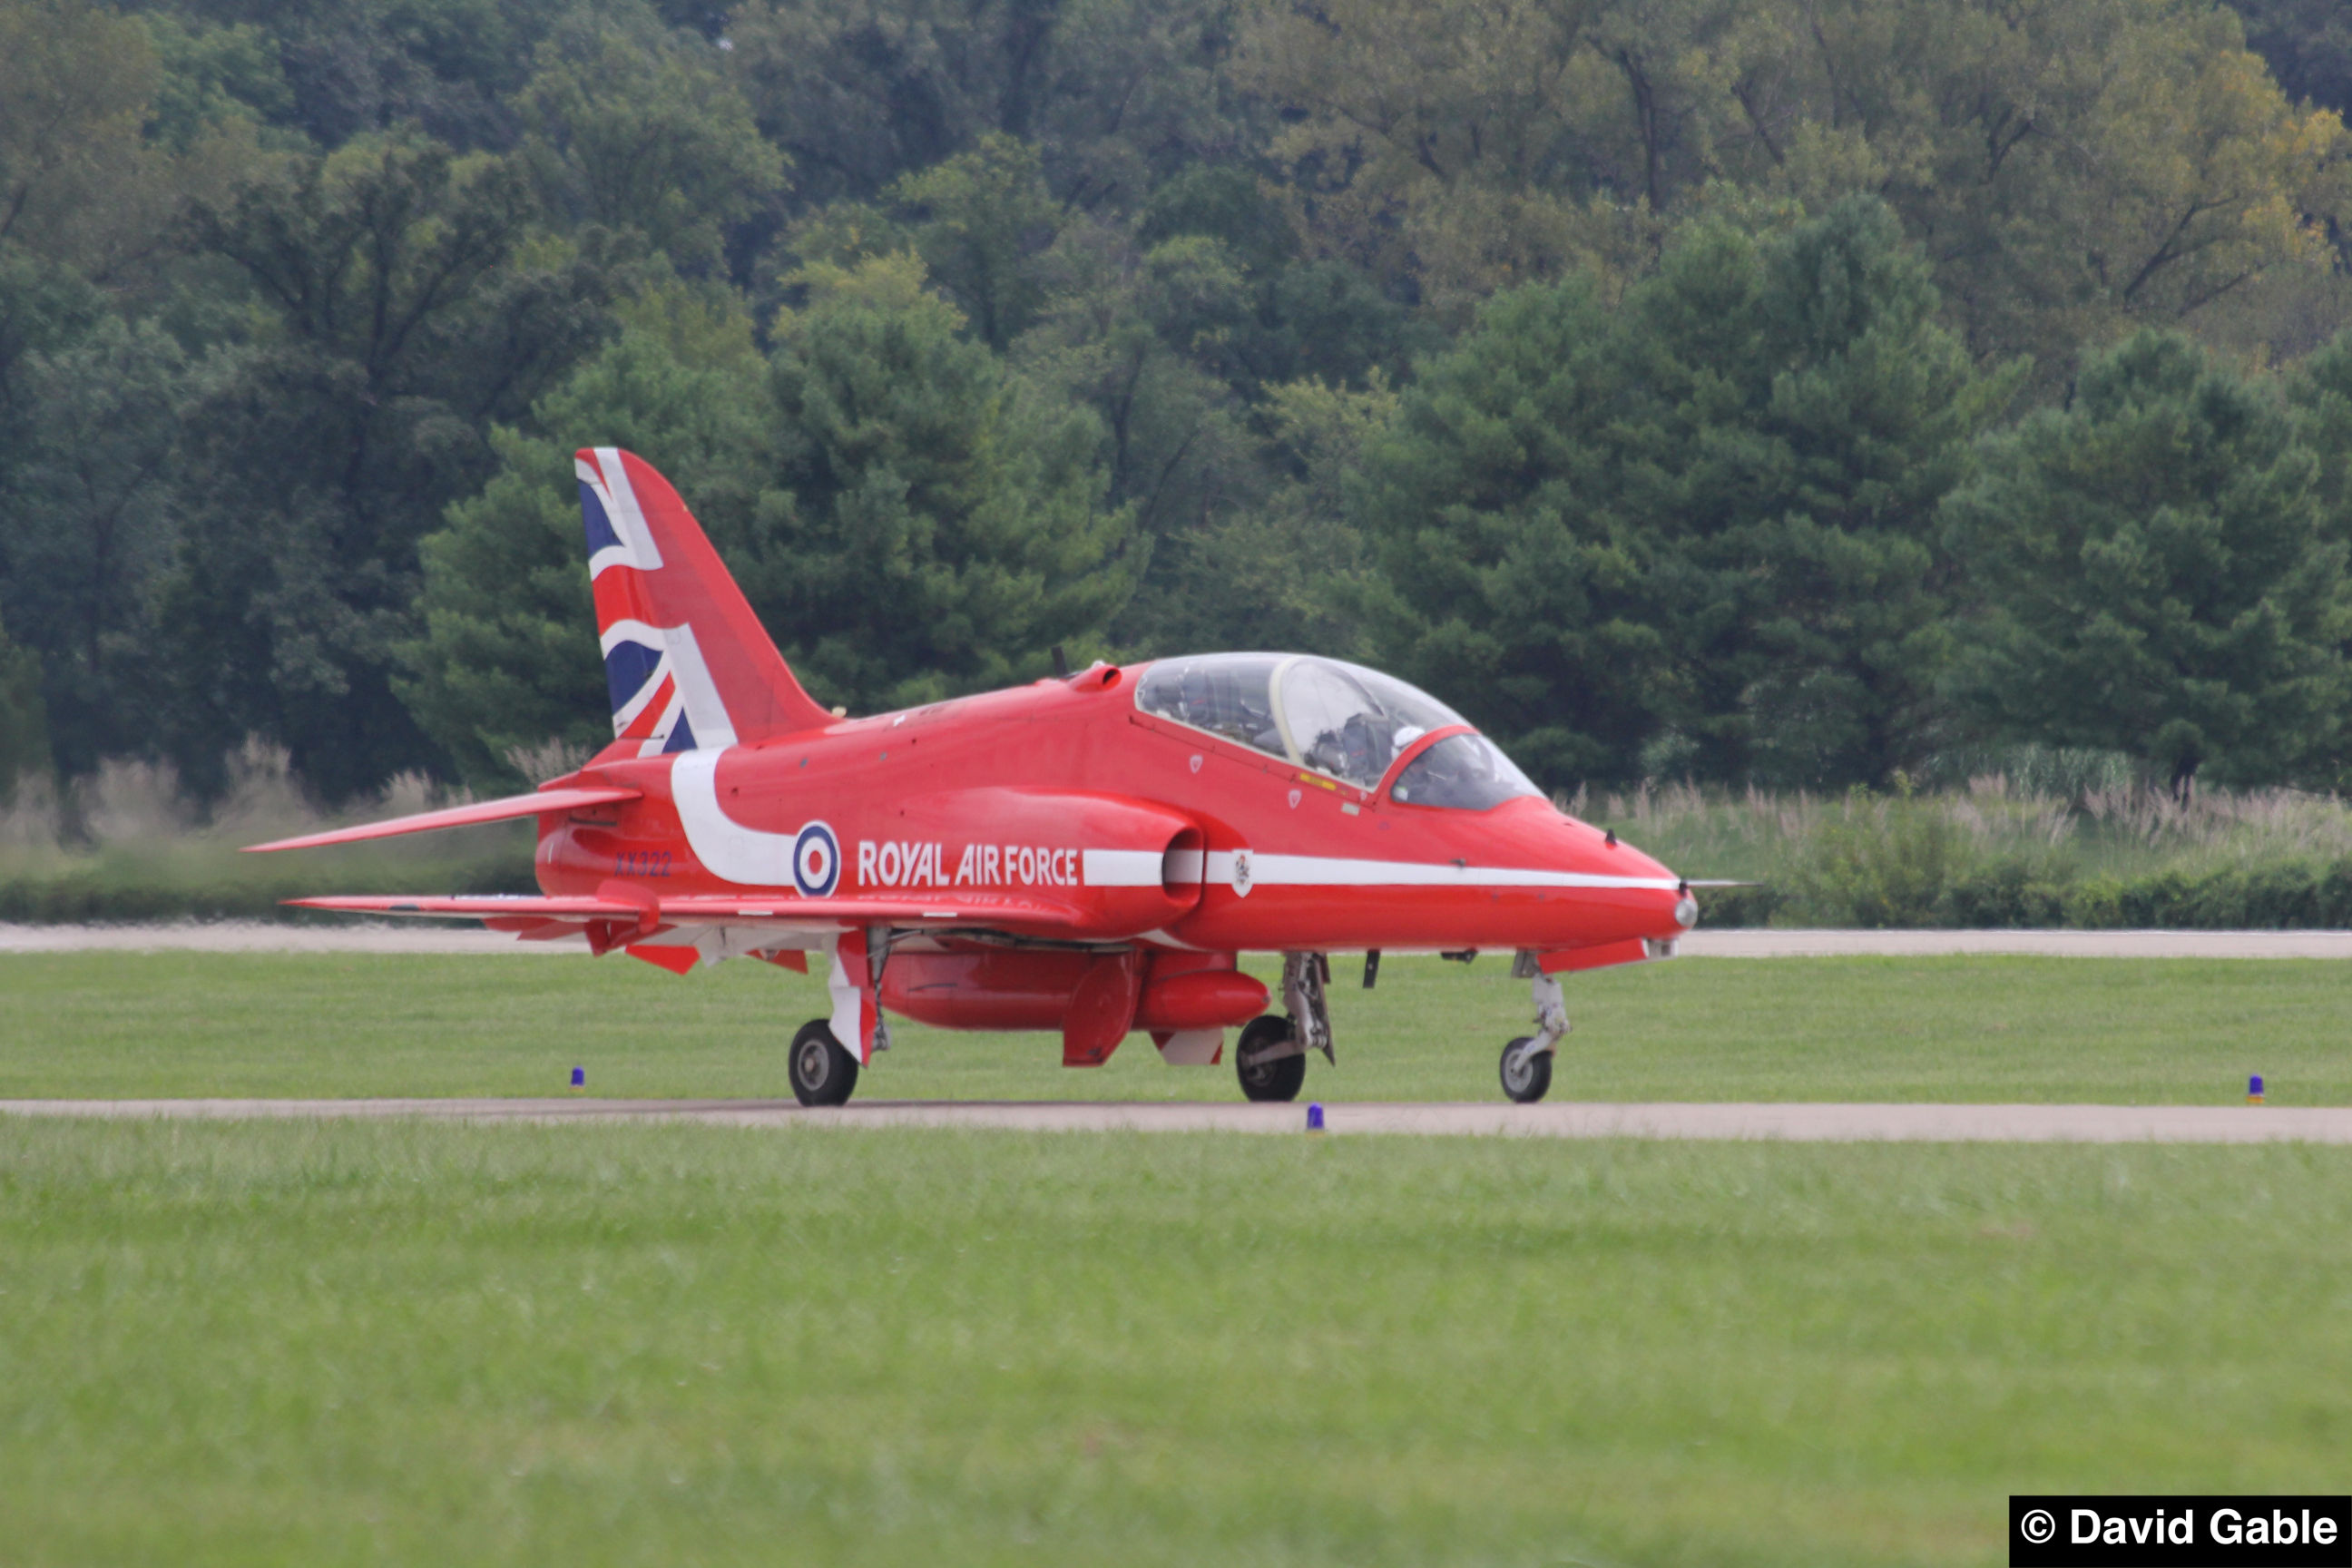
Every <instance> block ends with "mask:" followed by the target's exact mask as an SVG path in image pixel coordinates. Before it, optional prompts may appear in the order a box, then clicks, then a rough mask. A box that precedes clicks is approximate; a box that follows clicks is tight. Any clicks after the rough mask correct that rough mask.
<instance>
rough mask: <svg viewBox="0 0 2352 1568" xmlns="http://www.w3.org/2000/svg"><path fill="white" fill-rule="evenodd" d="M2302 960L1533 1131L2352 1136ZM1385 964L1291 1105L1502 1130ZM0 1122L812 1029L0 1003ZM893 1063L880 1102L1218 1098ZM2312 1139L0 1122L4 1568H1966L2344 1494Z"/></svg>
mask: <svg viewBox="0 0 2352 1568" xmlns="http://www.w3.org/2000/svg"><path fill="white" fill-rule="evenodd" d="M2347 985H2352V977H2347V975H2346V974H2345V973H2344V972H2343V971H2342V970H2341V969H2340V967H2337V966H2332V965H2328V964H2324V963H2290V962H2278V963H2268V962H2234V963H2231V962H2210V963H2200V962H2189V961H2171V962H2151V963H2134V962H2125V961H2105V960H2063V959H2062V960H2032V959H2012V958H1998V959H1982V958H1977V959H1938V960H1927V961H1895V960H1866V959H1832V960H1787V961H1781V960H1776V961H1769V962H1744V963H1743V962H1738V961H1732V960H1715V961H1702V960H1685V961H1680V962H1677V963H1673V964H1666V965H1658V966H1654V967H1651V968H1647V969H1643V970H1639V971H1632V972H1620V973H1604V974H1599V975H1592V976H1586V977H1580V978H1578V979H1577V980H1575V981H1574V982H1573V983H1572V984H1571V988H1570V997H1571V1003H1572V1008H1573V1010H1574V1011H1575V1013H1576V1015H1577V1016H1578V1018H1579V1021H1580V1029H1579V1032H1578V1034H1577V1035H1576V1036H1575V1037H1573V1039H1572V1040H1571V1043H1570V1056H1569V1058H1568V1060H1567V1064H1566V1065H1564V1067H1563V1072H1562V1079H1561V1080H1560V1084H1559V1088H1558V1089H1556V1091H1555V1092H1558V1093H1564V1094H1575V1095H1580V1096H1584V1097H1590V1098H1627V1099H1631V1098H1642V1099H1720V1098H1734V1097H1753V1098H1780V1099H1805V1098H1819V1099H1911V1100H1918V1099H1975V1100H2110V1101H2113V1100H2145V1101H2176V1102H2189V1103H2195V1102H2207V1103H2230V1102H2231V1101H2233V1100H2236V1099H2237V1098H2238V1096H2240V1095H2241V1094H2242V1092H2243V1074H2244V1073H2245V1072H2246V1071H2250V1070H2260V1071H2263V1072H2265V1073H2266V1074H2268V1075H2269V1077H2270V1080H2271V1088H2272V1092H2273V1099H2274V1100H2281V1101H2286V1102H2297V1103H2306V1104H2315V1103H2334V1104H2343V1103H2352V1065H2347V1057H2352V1052H2347V1050H2346V1049H2345V1047H2344V1043H2345V1040H2346V1037H2347V1023H2352V1011H2347V1003H2352V992H2347ZM1524 993H1525V986H1524V984H1516V983H1512V982H1510V981H1509V980H1507V978H1506V976H1505V975H1504V973H1503V966H1502V965H1500V964H1499V963H1492V962H1488V961H1482V962H1481V963H1479V964H1478V965H1476V966H1475V967H1474V968H1472V969H1470V970H1468V971H1467V972H1465V971H1464V970H1463V969H1461V968H1459V967H1458V966H1452V965H1441V964H1439V963H1435V962H1434V961H1418V960H1404V961H1391V963H1389V964H1388V965H1387V966H1385V967H1384V970H1383V973H1382V976H1381V987H1380V989H1379V990H1378V991H1377V992H1375V993H1373V994H1371V995H1370V997H1367V996H1366V995H1365V994H1363V993H1361V992H1360V991H1357V990H1353V989H1342V990H1341V991H1340V992H1339V995H1338V998H1337V1000H1338V1002H1339V1018H1338V1024H1339V1038H1340V1049H1341V1057H1340V1062H1341V1065H1340V1066H1339V1068H1323V1067H1321V1066H1320V1065H1319V1064H1318V1066H1317V1067H1316V1068H1314V1069H1313V1070H1312V1071H1311V1072H1310V1075H1309V1079H1308V1084H1309V1092H1310V1093H1312V1094H1316V1095H1318V1096H1320V1097H1322V1098H1325V1099H1328V1100H1339V1099H1342V1098H1397V1099H1412V1098H1422V1099H1476V1100H1488V1099H1493V1098H1495V1096H1496V1089H1495V1087H1494V1083H1493V1077H1492V1074H1493V1058H1494V1055H1495V1052H1496V1049H1497V1048H1498V1047H1499V1042H1500V1040H1501V1038H1502V1037H1504V1036H1505V1035H1507V1034H1508V1033H1510V1032H1513V1031H1514V1030H1515V1029H1516V1028H1517V1020H1518V1019H1519V1017H1520V1016H1521V1014H1522V1012H1523V1010H1524V1008H1525V1001H1524ZM0 995H5V1000H6V1006H5V1009H0V1097H16V1096H64V1095H71V1096H108V1095H174V1094H214V1093H222V1094H226V1093H236V1094H284V1095H340V1094H427V1095H429V1094H444V1093H448V1094H455V1093H475V1092H487V1093H525V1094H529V1093H537V1092H547V1091H554V1090H557V1089H560V1088H561V1086H562V1081H563V1077H564V1074H565V1072H566V1071H567V1070H568V1068H570V1067H571V1066H572V1064H574V1063H575V1062H576V1063H580V1064H583V1065H585V1066H586V1067H587V1068H588V1069H589V1074H590V1083H591V1086H592V1087H593V1089H596V1090H597V1091H599V1092H605V1093H614V1094H632V1095H634V1094H646V1095H670V1094H677V1095H761V1096H769V1095H776V1094H778V1093H780V1092H782V1063H781V1060H780V1058H781V1048H782V1040H783V1039H784V1037H785V1035H786V1033H787V1032H788V1031H789V1029H790V1028H791V1027H792V1026H793V1025H795V1024H796V1023H797V1022H798V1021H799V1020H800V1019H802V1018H803V1017H806V1016H810V1015H812V1014H813V1013H815V1012H817V1011H819V1010H820V1009H821V1007H822V1003H821V1002H820V1001H819V999H818V998H819V988H818V986H817V985H816V984H815V983H814V982H810V981H803V980H801V979H799V978H798V977H795V976H792V975H789V974H785V973H781V972H777V971H773V970H771V969H768V968H766V967H765V966H757V965H752V964H748V963H746V964H733V965H728V966H726V967H724V968H722V969H720V970H719V971H717V972H715V973H709V974H705V975H699V976H696V977H693V978H690V979H687V980H679V979H677V978H674V977H672V976H669V975H667V974H664V973H659V972H657V971H655V970H652V969H649V968H646V967H645V966H643V965H639V964H635V963H627V962H625V961H621V960H617V959H616V960H608V961H604V962H602V963H592V962H590V961H587V960H584V959H572V958H524V957H511V958H509V957H501V958H446V959H427V958H413V957H397V958H394V957H359V956H345V955H303V956H280V955H251V956H230V957H222V956H209V955H189V954H170V953H155V954H121V953H110V954H102V953H87V954H63V955H14V956H7V957H0ZM1057 1062H1058V1053H1057V1051H1056V1050H1055V1047H1054V1044H1053V1042H1051V1041H1049V1040H1045V1039H1042V1038H1038V1037H1029V1038H1025V1039H1023V1038H1013V1039H994V1038H992V1037H940V1036H935V1035H929V1034H927V1033H925V1032H922V1031H918V1030H913V1029H905V1030H902V1031H901V1048H899V1049H898V1050H895V1051H893V1052H892V1053H891V1054H890V1055H889V1056H888V1057H887V1058H883V1060H882V1062H881V1063H880V1064H879V1065H878V1066H877V1068H876V1069H875V1072H874V1075H873V1076H872V1077H871V1078H870V1079H868V1080H867V1083H866V1092H869V1093H873V1094H877V1095H878V1094H887V1095H893V1096H924V1097H930V1096H964V1097H971V1098H979V1097H982V1096H986V1097H996V1098H1025V1099H1040V1098H1046V1097H1052V1096H1072V1095H1090V1096H1101V1097H1122V1098H1157V1097H1163V1096H1175V1095H1181V1096H1199V1097H1204V1098H1211V1099H1229V1098H1233V1097H1234V1088H1233V1085H1232V1081H1231V1078H1230V1075H1229V1074H1228V1073H1227V1072H1225V1071H1224V1070H1223V1069H1214V1070H1207V1071H1198V1070H1196V1071H1178V1070H1171V1069H1169V1068H1164V1067H1162V1066H1161V1065H1160V1062H1159V1061H1158V1060H1157V1058H1155V1057H1154V1056H1153V1055H1152V1054H1151V1053H1150V1049H1149V1047H1148V1046H1144V1045H1142V1044H1141V1043H1140V1042H1134V1043H1130V1045H1129V1047H1127V1048H1125V1049H1123V1050H1122V1051H1121V1052H1120V1053H1119V1055H1118V1057H1117V1058H1114V1060H1113V1062H1112V1064H1111V1065H1110V1066H1109V1067H1108V1068H1104V1069H1100V1070H1097V1071H1094V1072H1086V1073H1079V1072H1067V1071H1065V1070H1064V1069H1062V1068H1060V1067H1059V1066H1058V1065H1057ZM2348 1230H2352V1150H2344V1149H2334V1148H2314V1147H2304V1146H2293V1145H2278V1146H2269V1147H2240V1148H2198V1147H2189V1146H2179V1145H2170V1146H2122V1147H2101V1148H2067V1147H2053V1146H2027V1145H1970V1146H1937V1145H1906V1146H1877V1145H1855V1146H1843V1147H1841V1146H1834V1145H1781V1146H1774V1145H1761V1144H1675V1143H1644V1142H1586V1143H1565V1142H1550V1141H1548V1140H1516V1139H1514V1140H1474V1139H1403V1138H1373V1137H1347V1138H1337V1139H1330V1140H1324V1139H1308V1138H1306V1137H1304V1136H1302V1137H1299V1138H1297V1139H1282V1138H1267V1137H1243V1136H1222V1137H1221V1136H1195V1135H1172V1134H1160V1135H1147V1136H1128V1137H1120V1136H1110V1135H1059V1136H1038V1135H1027V1134H1020V1133H956V1132H939V1131H929V1132H919V1131H848V1130H844V1129H839V1128H831V1127H824V1126H805V1125H804V1126H801V1127H798V1128H795V1129H793V1130H792V1131H781V1132H780V1131H747V1130H740V1129H725V1128H709V1127H647V1126H618V1127H616V1126H595V1127H586V1126H573V1127H561V1128H539V1127H524V1126H502V1127H479V1126H447V1125H436V1124H421V1123H394V1124H364V1123H320V1124H307V1123H252V1124H200V1123H115V1122H88V1121H82V1122H76V1121H18V1120H11V1119H6V1118H0V1563H5V1564H6V1565H7V1568H52V1565H68V1564H73V1565H79V1564H89V1563H108V1564H117V1563H121V1564H141V1565H143V1564H159V1565H161V1564H169V1565H172V1568H183V1565H190V1564H209V1563H237V1564H243V1563H286V1564H302V1565H306V1568H307V1565H310V1564H341V1563H352V1564H364V1563H418V1564H436V1565H437V1564H440V1563H565V1564H575V1563H576V1564H604V1563H614V1564H636V1563H646V1564H654V1563H660V1564H669V1563H847V1564H868V1563H871V1564H899V1563H906V1564H926V1565H928V1564H936V1563H954V1564H959V1565H961V1564H989V1563H1008V1564H1010V1563H1020V1564H1024V1568H1027V1565H1038V1564H1064V1563H1067V1564H1097V1563H1122V1564H1125V1563H1136V1564H1157V1563H1167V1564H1179V1563H1201V1562H1218V1563H1238V1564H1252V1565H1269V1568H1271V1565H1276V1564H1293V1563H1297V1564H1340V1563H1345V1564H1350V1565H1359V1564H1381V1563H1397V1564H1426V1563H1448V1564H1452V1563H1481V1564H1483V1563H1496V1564H1547V1563H1582V1564H1588V1565H1617V1564H1623V1565H1633V1564H1642V1565H1645V1568H1646V1565H1657V1568H1668V1565H1683V1564H1688V1565H1693V1568H1697V1565H1702V1564H1704V1565H1721V1564H1733V1565H1741V1564H1754V1565H1758V1568H1781V1565H1786V1568H1797V1565H1811V1568H1818V1565H1834V1564H1846V1563H1852V1564H1881V1563H1922V1564H1947V1563H1948V1564H1991V1563H1999V1562H2001V1561H2003V1560H2004V1559H2005V1554H2006V1553H2005V1546H2004V1543H2003V1541H2002V1530H2003V1525H2004V1521H2005V1519H2006V1499H2007V1497H2008V1495H2009V1494H2010V1493H2011V1492H2012V1491H2027V1490H2047V1491H2063V1490H2084V1491H2107V1492H2135V1491H2155V1492H2161V1491H2200V1490H2245V1491H2299V1490H2300V1491H2321V1492H2326V1491H2338V1490H2341V1489H2344V1487H2345V1486H2346V1485H2347V1482H2352V1474H2347V1459H2346V1458H2345V1456H2346V1455H2347V1454H2348V1453H2352V1266H2347V1262H2346V1259H2345V1254H2344V1249H2343V1237H2344V1236H2345V1235H2346V1234H2347V1231H2348Z"/></svg>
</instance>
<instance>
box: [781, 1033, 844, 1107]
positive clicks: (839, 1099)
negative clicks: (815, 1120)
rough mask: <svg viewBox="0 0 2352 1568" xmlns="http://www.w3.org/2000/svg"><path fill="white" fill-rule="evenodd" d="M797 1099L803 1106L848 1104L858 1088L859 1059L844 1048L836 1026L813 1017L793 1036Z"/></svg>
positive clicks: (792, 1063) (794, 1088)
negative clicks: (837, 1037) (834, 1034)
mask: <svg viewBox="0 0 2352 1568" xmlns="http://www.w3.org/2000/svg"><path fill="white" fill-rule="evenodd" d="M791 1072H792V1079H793V1099H795V1100H799V1101H800V1102H801V1103H802V1104H803V1105H847V1104H848V1103H849V1097H850V1096H851V1095H852V1094H854V1093H855V1092H856V1089H857V1058H856V1057H853V1056H851V1055H850V1054H849V1053H848V1052H847V1051H845V1050H844V1049H842V1048H841V1042H840V1041H839V1040H836V1039H835V1038H834V1037H833V1026H831V1025H830V1024H827V1023H826V1022H825V1021H824V1019H823V1018H811V1019H810V1020H809V1021H808V1022H807V1023H805V1024H803V1025H802V1026H801V1032H800V1033H799V1034H797V1035H794V1036H793V1054H792V1060H791Z"/></svg>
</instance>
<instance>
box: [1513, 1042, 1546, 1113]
mask: <svg viewBox="0 0 2352 1568" xmlns="http://www.w3.org/2000/svg"><path fill="white" fill-rule="evenodd" d="M1533 1038H1534V1036H1532V1035H1521V1036H1520V1037H1518V1038H1517V1039H1516V1040H1513V1041H1512V1042H1511V1043H1510V1044H1509V1045H1507V1046H1505V1047H1503V1092H1504V1093H1505V1094H1507V1095H1508V1096H1510V1098H1511V1100H1513V1101H1514V1102H1515V1103H1517V1104H1519V1105H1533V1104H1534V1103H1535V1102H1536V1101H1537V1100H1541V1099H1542V1098H1543V1097H1544V1096H1545V1095H1547V1094H1549V1093H1550V1092H1551V1053H1550V1052H1549V1051H1538V1052H1537V1053H1536V1054H1535V1055H1533V1056H1531V1057H1523V1056H1521V1055H1519V1047H1521V1046H1524V1045H1526V1044H1527V1043H1528V1041H1529V1040H1531V1039H1533Z"/></svg>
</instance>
